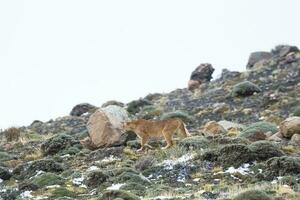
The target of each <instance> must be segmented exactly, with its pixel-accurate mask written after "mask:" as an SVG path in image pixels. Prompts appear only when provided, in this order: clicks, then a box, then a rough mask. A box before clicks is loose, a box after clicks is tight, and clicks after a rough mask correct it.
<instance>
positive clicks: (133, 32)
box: [0, 0, 300, 128]
mask: <svg viewBox="0 0 300 200" xmlns="http://www.w3.org/2000/svg"><path fill="white" fill-rule="evenodd" d="M299 9H300V1H299V0H226V1H225V0H206V1H203V0H201V1H200V0H195V1H191V0H187V1H183V0H182V1H176V0H151V1H142V0H135V1H133V0H126V1H124V0H118V1H117V0H110V1H99V0H97V1H91V0H89V1H83V0H82V1H77V0H51V1H41V0H36V1H31V0H26V1H13V0H9V1H4V0H3V1H0V74H1V77H0V91H1V97H0V128H6V127H8V126H12V125H17V126H19V125H28V124H30V123H31V122H32V121H33V120H35V119H39V120H42V121H47V120H49V119H51V118H56V117H59V116H64V115H67V114H68V113H69V112H70V110H71V109H72V107H73V106H74V105H75V104H77V103H82V102H89V103H92V104H94V105H98V106H100V105H101V104H102V103H103V102H105V101H107V100H112V99H115V100H119V101H122V102H129V101H131V100H134V99H137V98H139V97H142V96H145V95H146V94H148V93H153V92H169V91H172V90H174V89H176V88H184V87H186V85H187V81H188V79H189V76H190V73H191V72H192V71H193V70H194V68H195V67H197V66H198V65H199V64H200V63H203V62H209V63H212V64H213V66H214V67H215V68H216V72H215V74H214V76H216V75H217V74H219V73H220V71H221V69H222V68H228V69H231V70H238V71H243V70H245V65H246V63H247V59H248V56H249V54H250V52H252V51H258V50H267V51H268V50H270V49H271V48H273V47H274V46H275V45H277V44H292V45H297V46H300V26H299V22H300V16H299V15H300V12H299Z"/></svg>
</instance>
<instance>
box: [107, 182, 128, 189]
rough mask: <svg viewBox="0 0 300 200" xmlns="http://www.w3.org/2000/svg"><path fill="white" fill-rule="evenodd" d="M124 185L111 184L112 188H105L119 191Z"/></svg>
mask: <svg viewBox="0 0 300 200" xmlns="http://www.w3.org/2000/svg"><path fill="white" fill-rule="evenodd" d="M123 185H125V183H117V184H112V186H110V187H108V188H106V189H107V190H119V189H120V188H121V187H122V186H123Z"/></svg>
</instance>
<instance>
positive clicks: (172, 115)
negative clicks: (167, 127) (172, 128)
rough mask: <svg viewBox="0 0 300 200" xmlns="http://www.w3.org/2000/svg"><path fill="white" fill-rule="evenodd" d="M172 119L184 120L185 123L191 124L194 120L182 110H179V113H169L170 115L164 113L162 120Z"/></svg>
mask: <svg viewBox="0 0 300 200" xmlns="http://www.w3.org/2000/svg"><path fill="white" fill-rule="evenodd" d="M170 118H179V119H182V120H183V121H184V122H186V123H187V122H190V121H191V120H192V117H191V116H190V115H189V114H188V113H186V112H184V111H180V110H177V111H173V112H168V113H164V114H163V115H162V116H161V117H160V119H162V120H163V119H170Z"/></svg>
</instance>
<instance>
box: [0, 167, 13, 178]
mask: <svg viewBox="0 0 300 200" xmlns="http://www.w3.org/2000/svg"><path fill="white" fill-rule="evenodd" d="M11 176H12V174H11V173H10V172H9V170H8V169H6V168H5V167H1V166H0V179H2V180H9V179H10V177H11Z"/></svg>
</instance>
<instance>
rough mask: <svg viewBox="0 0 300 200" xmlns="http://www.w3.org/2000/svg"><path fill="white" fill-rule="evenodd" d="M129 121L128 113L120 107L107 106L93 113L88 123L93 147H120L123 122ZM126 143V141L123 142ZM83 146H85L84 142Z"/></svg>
mask: <svg viewBox="0 0 300 200" xmlns="http://www.w3.org/2000/svg"><path fill="white" fill-rule="evenodd" d="M127 120H128V115H127V112H126V111H125V110H124V109H123V108H121V107H119V106H114V105H112V106H107V107H105V108H103V109H98V110H97V111H96V112H95V113H93V114H92V115H91V116H90V118H89V121H88V123H87V128H88V131H89V136H90V140H91V143H92V144H93V146H95V147H97V148H100V147H104V146H106V147H108V146H114V145H120V141H121V134H122V131H123V130H122V122H125V121H127ZM122 142H125V141H122ZM82 144H84V143H83V142H82Z"/></svg>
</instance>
